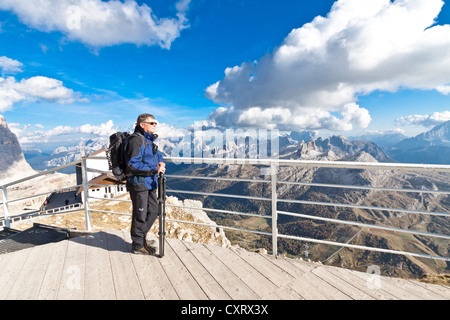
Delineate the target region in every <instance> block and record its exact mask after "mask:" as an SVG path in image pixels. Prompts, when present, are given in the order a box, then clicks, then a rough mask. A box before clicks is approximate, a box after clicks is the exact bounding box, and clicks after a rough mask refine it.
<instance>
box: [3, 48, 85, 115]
mask: <svg viewBox="0 0 450 320" xmlns="http://www.w3.org/2000/svg"><path fill="white" fill-rule="evenodd" d="M22 67H23V64H22V63H21V62H20V61H17V60H14V59H11V58H8V57H0V69H1V71H2V77H0V112H4V111H7V110H10V109H12V107H13V105H14V104H16V103H18V102H21V101H39V100H45V101H50V102H57V103H61V104H67V103H73V102H75V101H80V102H86V101H87V99H85V98H81V97H80V94H78V93H75V92H74V91H73V90H72V89H68V88H66V87H65V86H64V84H63V82H62V81H60V80H57V79H53V78H48V77H42V76H35V77H31V78H28V79H22V80H20V81H17V80H16V78H14V77H13V76H9V77H4V76H3V75H4V74H5V73H18V72H22Z"/></svg>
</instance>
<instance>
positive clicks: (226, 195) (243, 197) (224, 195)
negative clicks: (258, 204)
mask: <svg viewBox="0 0 450 320" xmlns="http://www.w3.org/2000/svg"><path fill="white" fill-rule="evenodd" d="M166 192H171V193H187V194H195V195H201V196H213V197H226V198H239V199H249V200H262V201H272V199H269V198H261V197H251V196H240V195H235V194H223V193H209V192H198V191H185V190H167V191H166Z"/></svg>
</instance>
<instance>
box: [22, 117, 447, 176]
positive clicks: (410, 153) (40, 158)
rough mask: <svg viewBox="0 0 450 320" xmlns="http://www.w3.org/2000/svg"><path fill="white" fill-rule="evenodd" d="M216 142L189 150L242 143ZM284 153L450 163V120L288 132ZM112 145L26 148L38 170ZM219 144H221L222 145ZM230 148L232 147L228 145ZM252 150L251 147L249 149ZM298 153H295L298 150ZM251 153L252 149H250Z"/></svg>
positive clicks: (170, 146) (165, 146) (167, 145)
mask: <svg viewBox="0 0 450 320" xmlns="http://www.w3.org/2000/svg"><path fill="white" fill-rule="evenodd" d="M157 141H158V145H159V147H160V150H161V151H163V152H164V154H165V155H167V156H170V155H172V153H173V150H177V149H178V150H183V149H184V150H186V147H184V146H180V144H182V143H186V142H185V141H182V140H181V141H180V142H173V141H172V140H171V139H168V138H159V139H158V140H157ZM212 142H213V143H211V144H208V143H206V144H205V143H198V141H195V139H193V141H190V142H188V143H190V145H189V146H188V147H187V149H188V150H191V151H192V155H194V154H199V152H200V154H201V151H202V150H197V149H203V152H206V153H207V154H211V155H213V156H219V153H224V152H225V153H228V154H227V155H221V156H225V157H227V156H232V157H233V156H234V155H235V154H236V153H237V150H240V149H239V146H238V145H237V144H236V143H234V144H232V145H228V146H220V145H217V143H216V142H214V141H212ZM278 143H279V148H280V156H281V157H282V158H293V159H316V160H319V159H322V160H336V159H338V158H339V155H342V154H343V153H349V154H354V153H356V152H358V151H365V152H366V153H368V154H370V155H372V156H373V157H374V158H375V159H377V161H381V162H402V163H429V164H450V121H447V122H445V123H442V124H440V125H438V126H436V127H434V128H433V129H431V130H430V131H427V132H424V133H421V134H419V135H417V136H415V137H412V138H408V137H406V136H404V135H402V134H400V133H391V134H381V135H375V134H372V135H364V136H360V137H350V138H348V139H347V138H345V137H342V136H332V137H328V138H326V139H323V138H320V137H318V136H317V134H316V133H315V132H310V131H306V132H288V133H284V134H282V135H281V136H280V137H279V141H278ZM107 146H108V139H107V138H97V139H85V140H81V141H80V142H79V143H78V144H76V145H71V146H60V147H58V148H56V149H55V150H54V151H53V152H47V153H45V152H44V153H43V152H40V151H37V150H25V151H24V156H25V158H26V160H27V162H28V163H29V164H30V165H31V166H32V167H33V169H35V170H45V169H49V168H52V167H56V166H60V165H63V164H66V163H69V162H71V161H74V160H76V159H78V158H80V154H81V152H82V150H83V151H84V152H85V153H86V154H89V153H91V152H94V151H96V150H98V149H101V148H106V147H107ZM218 147H219V148H218ZM214 148H215V149H214ZM227 148H228V149H227ZM246 151H247V152H248V150H246ZM295 152H296V153H297V154H294V153H295ZM247 155H248V153H247Z"/></svg>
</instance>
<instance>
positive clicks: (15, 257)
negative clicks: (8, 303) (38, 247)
mask: <svg viewBox="0 0 450 320" xmlns="http://www.w3.org/2000/svg"><path fill="white" fill-rule="evenodd" d="M32 249H33V248H28V249H24V250H20V251H16V252H11V253H6V254H3V255H2V260H3V261H2V269H0V270H1V272H0V283H1V286H0V299H2V300H3V299H5V298H6V296H7V295H8V293H9V291H10V290H11V288H12V287H13V286H14V283H15V282H16V280H17V277H18V276H19V274H20V271H21V270H22V267H23V264H24V263H25V261H26V260H27V258H28V256H29V255H30V254H31V251H32Z"/></svg>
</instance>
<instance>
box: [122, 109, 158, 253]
mask: <svg viewBox="0 0 450 320" xmlns="http://www.w3.org/2000/svg"><path fill="white" fill-rule="evenodd" d="M156 125H157V123H156V121H155V117H153V116H152V115H151V114H148V113H145V114H141V115H139V117H138V119H137V121H136V128H135V130H134V133H133V134H132V135H131V136H130V137H129V138H128V141H127V143H126V147H125V160H126V161H127V169H126V172H127V183H126V185H127V190H128V191H129V193H130V197H131V202H132V204H133V214H132V220H131V240H132V244H131V249H132V251H133V253H136V254H155V252H156V248H155V247H154V246H152V243H150V242H148V241H147V240H146V237H147V233H148V231H149V230H150V228H151V227H152V225H153V223H154V222H155V221H156V218H157V217H158V199H157V196H156V190H157V188H158V178H157V173H159V172H162V173H164V172H165V170H166V169H165V163H164V160H163V157H162V155H161V153H160V152H159V151H158V147H157V146H156V145H155V144H154V141H155V140H156V138H157V137H158V135H157V134H156V133H155V132H156Z"/></svg>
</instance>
